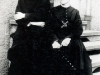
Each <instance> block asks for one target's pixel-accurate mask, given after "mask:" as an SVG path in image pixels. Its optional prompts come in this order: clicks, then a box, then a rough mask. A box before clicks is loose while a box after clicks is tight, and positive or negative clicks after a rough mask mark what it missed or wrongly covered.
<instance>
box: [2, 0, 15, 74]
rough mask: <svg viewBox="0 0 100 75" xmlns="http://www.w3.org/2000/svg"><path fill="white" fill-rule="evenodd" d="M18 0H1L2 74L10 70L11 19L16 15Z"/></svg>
mask: <svg viewBox="0 0 100 75" xmlns="http://www.w3.org/2000/svg"><path fill="white" fill-rule="evenodd" d="M16 3H17V0H0V75H6V74H7V72H8V60H7V51H8V48H9V28H10V26H9V20H10V18H12V17H13V15H14V10H15V7H16Z"/></svg>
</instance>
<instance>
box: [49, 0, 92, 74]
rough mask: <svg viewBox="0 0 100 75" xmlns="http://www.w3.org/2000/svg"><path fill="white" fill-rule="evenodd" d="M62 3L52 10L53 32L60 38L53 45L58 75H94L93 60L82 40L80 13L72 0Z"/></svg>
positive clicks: (64, 0)
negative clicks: (71, 3) (71, 4)
mask: <svg viewBox="0 0 100 75" xmlns="http://www.w3.org/2000/svg"><path fill="white" fill-rule="evenodd" d="M60 3H61V4H60V5H59V6H57V7H54V8H52V9H51V30H52V31H53V33H54V34H55V35H56V36H57V38H58V40H56V41H54V43H53V44H52V46H53V48H54V52H53V59H54V61H53V62H54V64H53V65H54V68H55V72H56V73H57V74H56V75H92V67H91V60H90V58H89V55H88V53H87V51H86V48H85V47H84V45H83V43H82V41H81V39H80V36H81V34H82V32H83V28H82V21H81V18H80V15H79V11H78V10H77V9H75V8H73V7H71V6H70V0H60ZM59 45H61V46H59ZM60 47H61V48H60ZM57 48H58V49H57Z"/></svg>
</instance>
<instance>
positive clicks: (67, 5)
mask: <svg viewBox="0 0 100 75" xmlns="http://www.w3.org/2000/svg"><path fill="white" fill-rule="evenodd" d="M61 6H62V7H64V8H68V7H70V6H71V5H70V3H68V4H66V5H61Z"/></svg>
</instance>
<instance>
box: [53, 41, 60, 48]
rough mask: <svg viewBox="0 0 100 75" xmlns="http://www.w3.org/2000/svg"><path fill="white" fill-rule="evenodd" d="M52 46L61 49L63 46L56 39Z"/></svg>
mask: <svg viewBox="0 0 100 75" xmlns="http://www.w3.org/2000/svg"><path fill="white" fill-rule="evenodd" d="M52 47H53V48H54V49H55V48H56V49H59V48H60V47H61V45H60V44H59V43H58V42H57V41H54V42H53V44H52Z"/></svg>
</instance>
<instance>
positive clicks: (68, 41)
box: [61, 38, 71, 46]
mask: <svg viewBox="0 0 100 75" xmlns="http://www.w3.org/2000/svg"><path fill="white" fill-rule="evenodd" d="M70 40H71V39H70V38H65V39H64V40H63V41H62V43H61V45H62V46H68V44H69V43H70Z"/></svg>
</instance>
